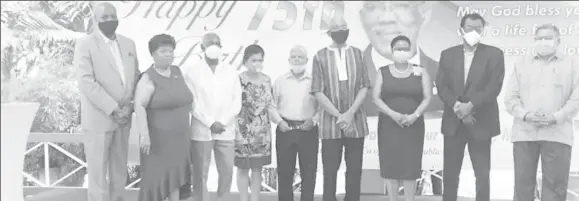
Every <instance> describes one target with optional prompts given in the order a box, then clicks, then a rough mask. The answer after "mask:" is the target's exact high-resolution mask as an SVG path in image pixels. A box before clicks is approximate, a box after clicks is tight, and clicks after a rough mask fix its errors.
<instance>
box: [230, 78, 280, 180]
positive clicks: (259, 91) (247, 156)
mask: <svg viewBox="0 0 579 201" xmlns="http://www.w3.org/2000/svg"><path fill="white" fill-rule="evenodd" d="M262 76H266V77H267V81H265V82H262V83H255V82H253V81H251V80H250V79H249V78H247V76H246V75H245V74H241V75H240V76H239V77H240V81H241V88H242V100H241V101H242V102H241V104H242V106H241V112H240V114H239V116H238V119H237V132H236V144H235V166H237V167H238V168H243V169H250V168H259V167H262V166H264V165H269V164H270V163H271V142H272V141H271V132H272V131H271V123H270V121H269V115H268V109H269V108H271V105H272V104H273V95H272V87H271V79H270V78H269V77H268V76H267V75H265V74H262Z"/></svg>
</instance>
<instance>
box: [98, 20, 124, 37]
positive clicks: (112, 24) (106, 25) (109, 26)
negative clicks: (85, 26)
mask: <svg viewBox="0 0 579 201" xmlns="http://www.w3.org/2000/svg"><path fill="white" fill-rule="evenodd" d="M118 26H119V21H118V20H111V21H106V22H99V29H100V30H101V31H102V32H103V34H105V35H113V34H115V31H116V30H117V27H118Z"/></svg>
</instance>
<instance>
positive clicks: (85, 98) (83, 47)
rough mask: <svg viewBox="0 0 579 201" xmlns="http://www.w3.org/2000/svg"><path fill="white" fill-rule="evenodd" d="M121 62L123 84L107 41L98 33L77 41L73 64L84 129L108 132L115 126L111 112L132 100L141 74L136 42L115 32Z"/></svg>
mask: <svg viewBox="0 0 579 201" xmlns="http://www.w3.org/2000/svg"><path fill="white" fill-rule="evenodd" d="M117 43H118V44H119V50H120V52H121V57H122V60H123V64H124V67H123V69H124V75H125V83H126V84H124V85H123V82H122V80H121V77H120V76H121V74H120V73H119V68H118V67H117V64H116V63H115V60H114V58H113V53H112V52H111V50H110V48H109V46H108V44H107V43H106V41H105V38H104V36H103V35H101V33H100V32H98V31H95V32H94V33H93V34H91V35H88V36H85V37H82V38H80V39H78V40H77V42H76V47H75V51H74V65H75V66H76V68H77V74H78V87H79V90H80V93H81V124H82V126H83V129H84V130H85V131H91V132H108V131H113V130H115V129H117V128H118V125H117V124H116V123H115V122H114V121H113V119H112V117H111V113H112V112H113V111H114V110H115V108H117V107H118V106H119V105H121V104H127V103H130V102H131V101H132V100H133V92H134V89H135V85H136V82H137V79H138V76H139V75H140V72H139V65H138V60H137V53H136V47H135V42H133V40H131V39H129V38H127V37H124V36H121V35H119V34H117Z"/></svg>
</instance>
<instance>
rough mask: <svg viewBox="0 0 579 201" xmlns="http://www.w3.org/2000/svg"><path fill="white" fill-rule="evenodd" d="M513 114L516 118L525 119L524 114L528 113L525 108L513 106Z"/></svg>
mask: <svg viewBox="0 0 579 201" xmlns="http://www.w3.org/2000/svg"><path fill="white" fill-rule="evenodd" d="M513 111H514V112H513V116H515V117H516V118H519V119H521V120H525V116H526V115H527V114H528V113H529V111H528V110H525V108H523V107H521V106H518V107H515V109H514V110H513Z"/></svg>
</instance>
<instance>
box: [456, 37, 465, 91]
mask: <svg viewBox="0 0 579 201" xmlns="http://www.w3.org/2000/svg"><path fill="white" fill-rule="evenodd" d="M457 51H458V52H457V55H456V56H457V58H458V59H456V62H458V63H457V64H456V66H457V67H458V69H457V70H458V78H459V79H460V80H458V83H459V90H458V91H464V88H465V87H464V86H465V83H464V78H465V76H467V75H465V74H464V49H463V47H462V46H460V47H459V48H458V50H457Z"/></svg>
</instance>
